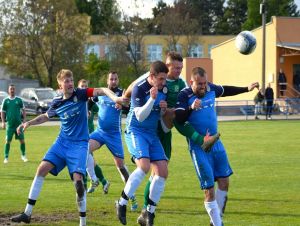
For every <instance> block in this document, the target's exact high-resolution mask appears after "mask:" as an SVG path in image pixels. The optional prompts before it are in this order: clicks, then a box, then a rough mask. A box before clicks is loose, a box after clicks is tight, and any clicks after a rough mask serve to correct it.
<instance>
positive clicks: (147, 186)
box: [144, 180, 151, 208]
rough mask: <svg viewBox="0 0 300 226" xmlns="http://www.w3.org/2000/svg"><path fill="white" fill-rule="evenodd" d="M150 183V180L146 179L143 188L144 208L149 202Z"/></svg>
mask: <svg viewBox="0 0 300 226" xmlns="http://www.w3.org/2000/svg"><path fill="white" fill-rule="evenodd" d="M150 185H151V181H150V180H148V182H147V184H146V187H145V190H144V208H147V206H148V204H149V194H150Z"/></svg>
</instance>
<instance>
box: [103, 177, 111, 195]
mask: <svg viewBox="0 0 300 226" xmlns="http://www.w3.org/2000/svg"><path fill="white" fill-rule="evenodd" d="M109 186H110V183H109V181H108V180H106V184H105V185H103V193H104V194H107V193H108V189H109Z"/></svg>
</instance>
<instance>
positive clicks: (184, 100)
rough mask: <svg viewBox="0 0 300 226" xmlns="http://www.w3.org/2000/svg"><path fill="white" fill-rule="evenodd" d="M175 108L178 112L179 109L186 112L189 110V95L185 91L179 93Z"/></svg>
mask: <svg viewBox="0 0 300 226" xmlns="http://www.w3.org/2000/svg"><path fill="white" fill-rule="evenodd" d="M175 108H176V110H177V109H178V110H186V109H188V108H189V105H188V95H187V93H186V92H184V91H181V92H179V94H178V97H177V102H176V106H175Z"/></svg>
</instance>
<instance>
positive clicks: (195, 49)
mask: <svg viewBox="0 0 300 226" xmlns="http://www.w3.org/2000/svg"><path fill="white" fill-rule="evenodd" d="M189 57H193V58H197V57H203V46H202V45H200V44H193V45H191V46H190V49H189Z"/></svg>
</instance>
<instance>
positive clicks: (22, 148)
mask: <svg viewBox="0 0 300 226" xmlns="http://www.w3.org/2000/svg"><path fill="white" fill-rule="evenodd" d="M20 150H21V153H22V155H25V143H21V144H20Z"/></svg>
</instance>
